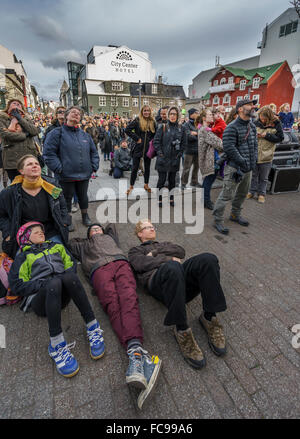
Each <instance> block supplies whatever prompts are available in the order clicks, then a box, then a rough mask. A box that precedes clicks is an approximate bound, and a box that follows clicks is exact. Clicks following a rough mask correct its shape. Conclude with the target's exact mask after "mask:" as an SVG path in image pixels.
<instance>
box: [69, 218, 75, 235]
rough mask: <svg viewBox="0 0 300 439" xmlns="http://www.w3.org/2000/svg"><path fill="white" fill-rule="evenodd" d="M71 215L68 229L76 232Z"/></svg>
mask: <svg viewBox="0 0 300 439" xmlns="http://www.w3.org/2000/svg"><path fill="white" fill-rule="evenodd" d="M69 217H70V221H71V222H70V225H69V226H68V230H69V232H74V231H75V227H74V226H73V224H72V216H71V215H69Z"/></svg>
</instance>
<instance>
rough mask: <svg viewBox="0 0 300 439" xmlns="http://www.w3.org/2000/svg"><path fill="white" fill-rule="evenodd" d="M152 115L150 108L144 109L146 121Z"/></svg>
mask: <svg viewBox="0 0 300 439" xmlns="http://www.w3.org/2000/svg"><path fill="white" fill-rule="evenodd" d="M150 114H151V110H150V108H149V107H145V108H144V109H143V117H144V118H145V119H148V117H150Z"/></svg>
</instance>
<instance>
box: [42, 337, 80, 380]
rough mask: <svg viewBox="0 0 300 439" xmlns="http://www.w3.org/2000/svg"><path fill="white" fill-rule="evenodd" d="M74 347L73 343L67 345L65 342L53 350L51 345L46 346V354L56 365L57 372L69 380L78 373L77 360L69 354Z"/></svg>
mask: <svg viewBox="0 0 300 439" xmlns="http://www.w3.org/2000/svg"><path fill="white" fill-rule="evenodd" d="M74 346H75V342H74V343H71V344H68V345H67V343H66V342H65V341H63V342H62V343H60V344H58V345H57V346H55V348H53V347H52V346H51V343H50V344H49V346H48V353H49V355H50V357H51V358H52V360H53V361H54V363H55V365H56V369H57V372H58V373H59V374H60V375H62V376H64V377H65V378H71V377H73V376H74V375H76V374H77V372H78V371H79V366H78V363H77V360H76V358H75V357H74V356H73V355H72V354H71V352H70V349H72V348H73V347H74Z"/></svg>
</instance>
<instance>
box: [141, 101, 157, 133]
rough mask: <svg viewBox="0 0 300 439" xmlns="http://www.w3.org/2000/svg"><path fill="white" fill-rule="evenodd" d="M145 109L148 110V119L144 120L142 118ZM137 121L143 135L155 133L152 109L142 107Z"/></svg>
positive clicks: (146, 106) (145, 106) (147, 106)
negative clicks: (149, 132)
mask: <svg viewBox="0 0 300 439" xmlns="http://www.w3.org/2000/svg"><path fill="white" fill-rule="evenodd" d="M145 108H149V109H150V116H149V118H148V119H145V118H144V116H143V111H144V109H145ZM139 121H140V128H141V130H142V131H144V132H145V133H146V132H147V131H149V130H150V131H151V132H152V133H155V120H154V117H153V112H152V108H151V107H150V106H149V105H143V106H142V108H141V111H140V114H139Z"/></svg>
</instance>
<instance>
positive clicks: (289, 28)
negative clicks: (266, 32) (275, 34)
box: [279, 20, 298, 38]
mask: <svg viewBox="0 0 300 439" xmlns="http://www.w3.org/2000/svg"><path fill="white" fill-rule="evenodd" d="M297 30H298V20H296V21H292V22H291V23H289V24H286V25H284V26H281V27H280V32H279V38H281V37H286V36H287V35H290V34H293V33H294V32H297Z"/></svg>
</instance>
